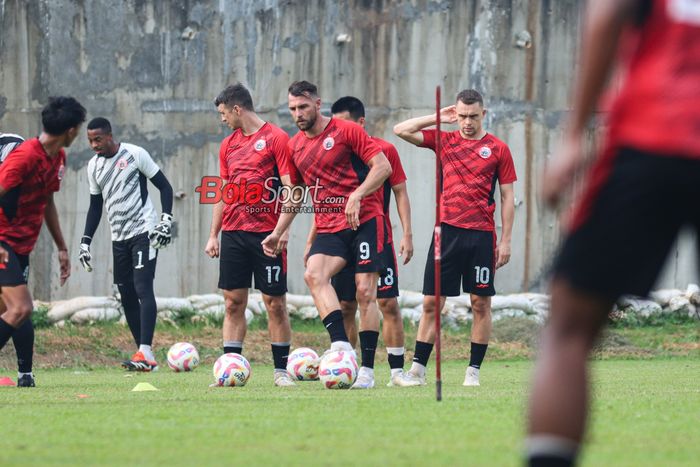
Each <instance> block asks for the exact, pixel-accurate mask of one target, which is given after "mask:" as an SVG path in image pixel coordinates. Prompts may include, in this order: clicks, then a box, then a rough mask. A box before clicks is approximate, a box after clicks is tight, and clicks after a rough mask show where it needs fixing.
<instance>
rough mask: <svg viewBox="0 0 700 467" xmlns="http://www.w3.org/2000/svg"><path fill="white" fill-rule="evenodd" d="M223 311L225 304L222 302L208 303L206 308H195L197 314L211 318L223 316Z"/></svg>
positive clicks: (224, 311) (224, 310)
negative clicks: (216, 303)
mask: <svg viewBox="0 0 700 467" xmlns="http://www.w3.org/2000/svg"><path fill="white" fill-rule="evenodd" d="M224 313H226V306H225V305H224V304H223V303H221V304H219V305H210V306H208V307H206V308H202V309H201V310H197V314H198V315H202V316H209V317H212V318H223V316H224ZM251 314H252V313H251Z"/></svg>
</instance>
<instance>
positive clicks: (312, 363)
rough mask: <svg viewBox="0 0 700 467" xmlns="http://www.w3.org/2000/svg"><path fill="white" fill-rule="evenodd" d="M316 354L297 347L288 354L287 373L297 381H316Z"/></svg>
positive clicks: (318, 360)
mask: <svg viewBox="0 0 700 467" xmlns="http://www.w3.org/2000/svg"><path fill="white" fill-rule="evenodd" d="M319 363H320V359H319V358H318V354H317V353H316V352H314V351H313V350H312V349H309V348H308V347H299V348H298V349H296V350H294V352H292V353H290V354H289V358H288V359H287V372H288V373H289V374H290V375H292V377H294V378H296V379H298V380H299V381H311V380H316V379H318V365H319Z"/></svg>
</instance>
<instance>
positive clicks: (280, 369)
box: [205, 83, 295, 386]
mask: <svg viewBox="0 0 700 467" xmlns="http://www.w3.org/2000/svg"><path fill="white" fill-rule="evenodd" d="M214 105H216V108H217V110H218V111H219V115H220V117H221V121H222V123H225V124H226V125H227V126H228V127H229V128H230V129H231V130H233V132H232V133H231V134H230V135H229V136H227V137H226V138H225V139H224V140H223V141H222V142H221V149H220V151H219V166H220V173H221V179H222V181H223V182H224V183H226V184H232V186H238V187H244V186H245V187H247V189H250V190H253V189H254V188H253V187H256V186H257V187H260V186H267V187H269V188H271V189H273V190H275V191H276V189H277V188H278V187H279V186H280V183H283V184H285V185H287V186H289V185H291V182H290V179H289V148H288V147H287V142H288V141H289V136H287V134H286V133H285V132H284V131H282V130H281V129H280V128H278V127H276V126H275V125H273V124H272V123H269V122H266V121H264V120H262V119H261V118H260V117H259V116H258V114H257V113H256V112H255V108H254V107H253V98H252V97H251V95H250V92H249V91H248V89H246V87H245V86H243V85H242V84H241V83H236V84H234V85H231V86H228V87H227V88H226V89H224V90H223V91H222V92H221V94H219V96H218V97H217V98H216V100H215V101H214ZM225 190H226V188H225V185H224V191H225ZM262 192H263V190H260V195H261V196H260V197H259V199H257V200H256V201H255V202H252V201H251V199H252V198H253V197H252V196H240V197H239V198H237V199H234V200H232V201H231V202H226V203H224V201H223V200H221V201H219V202H218V203H217V204H216V205H215V206H214V213H213V217H212V223H211V231H210V233H209V240H208V241H207V245H206V248H205V252H206V253H207V254H208V255H209V256H210V257H211V258H217V257H220V260H219V288H220V289H222V290H223V293H224V299H225V303H226V314H225V315H224V325H223V338H224V339H223V340H224V353H231V352H232V353H238V354H240V353H242V352H243V340H244V338H245V335H246V331H247V328H248V326H247V323H246V318H245V310H246V306H247V304H248V289H249V288H250V286H251V285H252V284H251V276H253V277H255V287H256V288H257V289H259V290H260V292H262V298H263V302H264V303H265V309H266V310H267V316H268V328H269V332H270V340H271V347H272V359H273V362H274V367H275V369H274V384H275V386H294V385H295V383H294V381H293V380H292V379H291V377H290V375H289V373H287V370H286V368H287V358H288V357H289V348H290V345H291V339H292V328H291V325H290V323H289V315H288V312H287V295H286V294H287V251H286V248H287V238H288V233H286V232H285V234H284V236H283V239H282V242H281V244H280V245H279V249H278V250H277V253H279V254H278V255H277V256H276V257H274V258H271V257H269V256H267V255H266V254H265V253H264V252H263V247H262V245H261V242H262V240H263V239H264V238H265V237H267V236H268V235H269V234H270V232H272V230H273V229H274V228H275V225H276V224H277V220H278V218H279V212H277V210H276V206H278V204H276V203H275V202H274V201H275V200H274V199H271V197H270V196H271V193H270V191H269V190H265V194H263V193H262ZM219 232H221V244H219V238H218V237H219Z"/></svg>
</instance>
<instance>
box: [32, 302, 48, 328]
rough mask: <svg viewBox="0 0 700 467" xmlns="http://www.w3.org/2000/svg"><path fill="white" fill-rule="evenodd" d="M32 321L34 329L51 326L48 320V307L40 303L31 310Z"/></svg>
mask: <svg viewBox="0 0 700 467" xmlns="http://www.w3.org/2000/svg"><path fill="white" fill-rule="evenodd" d="M32 323H33V324H34V328H35V329H42V328H48V327H49V326H51V321H49V307H47V306H46V305H40V306H38V307H36V308H35V309H34V311H32Z"/></svg>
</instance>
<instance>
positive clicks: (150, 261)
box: [112, 232, 158, 285]
mask: <svg viewBox="0 0 700 467" xmlns="http://www.w3.org/2000/svg"><path fill="white" fill-rule="evenodd" d="M112 255H113V256H114V283H115V284H117V285H122V284H128V283H130V282H138V281H140V280H142V279H146V280H153V278H154V277H155V275H156V259H157V257H158V251H157V250H156V249H154V248H152V247H151V243H150V242H149V241H148V233H145V232H144V233H142V234H139V235H136V236H135V237H131V238H127V239H126V240H119V241H114V242H112Z"/></svg>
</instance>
